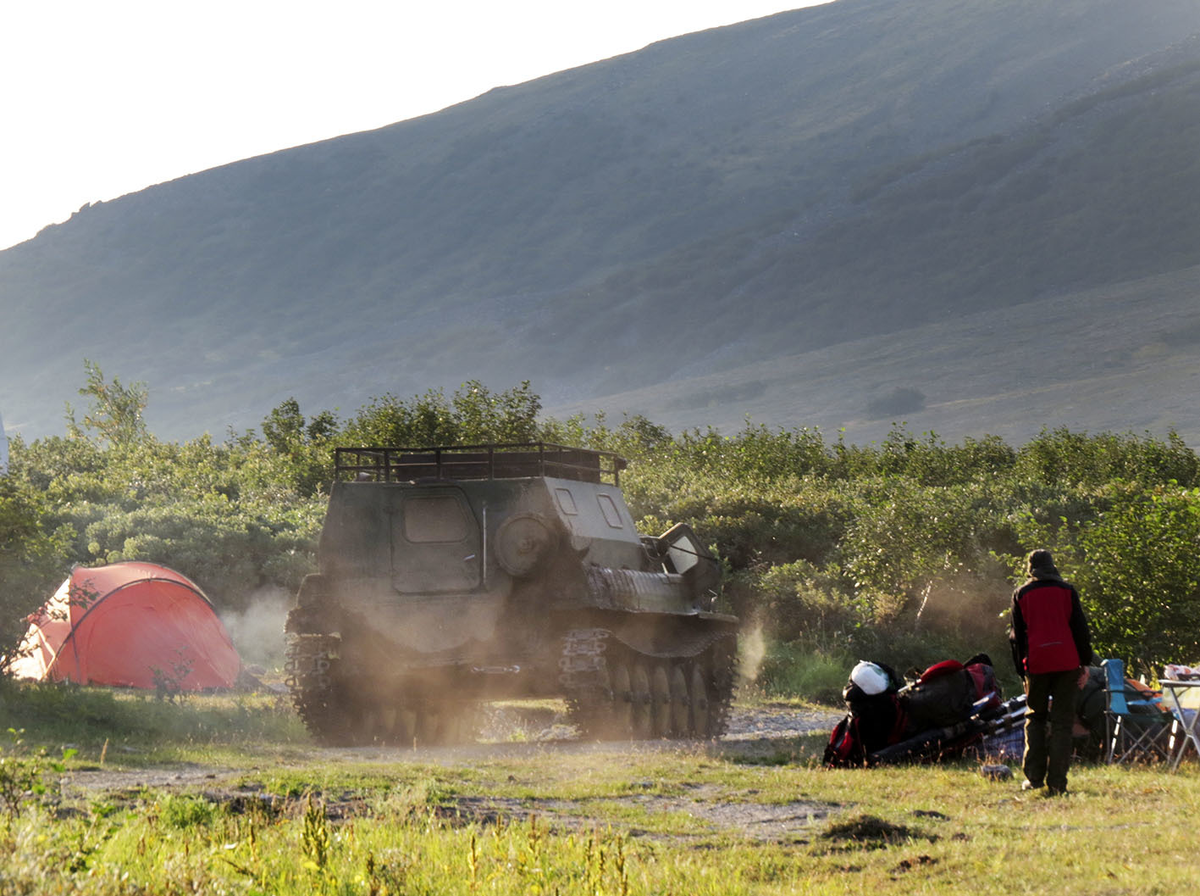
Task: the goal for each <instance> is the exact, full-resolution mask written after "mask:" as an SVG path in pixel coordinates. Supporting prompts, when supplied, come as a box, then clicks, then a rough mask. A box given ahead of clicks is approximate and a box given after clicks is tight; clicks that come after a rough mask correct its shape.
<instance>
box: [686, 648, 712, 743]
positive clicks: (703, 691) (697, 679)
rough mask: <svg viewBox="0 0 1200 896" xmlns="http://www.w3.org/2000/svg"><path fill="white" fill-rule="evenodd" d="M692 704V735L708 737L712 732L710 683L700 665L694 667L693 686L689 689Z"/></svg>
mask: <svg viewBox="0 0 1200 896" xmlns="http://www.w3.org/2000/svg"><path fill="white" fill-rule="evenodd" d="M688 692H689V696H690V698H691V704H692V734H693V735H695V736H696V737H708V736H709V734H710V732H711V730H712V713H711V712H709V707H708V681H707V676H706V675H705V674H704V667H703V666H702V665H701V664H700V663H696V664H695V665H694V666H692V684H691V687H690V688H688Z"/></svg>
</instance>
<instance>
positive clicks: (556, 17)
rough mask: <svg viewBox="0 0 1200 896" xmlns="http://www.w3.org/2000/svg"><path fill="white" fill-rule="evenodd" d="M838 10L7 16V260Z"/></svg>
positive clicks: (296, 8)
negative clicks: (652, 49)
mask: <svg viewBox="0 0 1200 896" xmlns="http://www.w3.org/2000/svg"><path fill="white" fill-rule="evenodd" d="M817 2H823V0H661V2H660V0H605V2H590V3H589V2H580V3H563V2H562V0H511V2H507V3H496V2H494V0H492V2H477V0H468V2H461V3H440V4H437V3H416V2H409V0H394V2H382V0H346V2H343V3H338V4H327V3H321V4H315V3H305V2H294V0H292V2H286V3H284V2H277V0H267V2H259V0H236V2H231V0H212V2H209V3H204V4H192V3H167V2H162V0H112V2H108V3H96V2H93V0H37V2H8V3H4V4H3V6H0V83H3V85H4V97H3V99H2V100H0V110H2V111H0V115H2V116H3V128H4V139H3V140H2V141H0V249H3V248H6V247H8V246H11V245H13V244H15V243H18V242H21V241H23V240H26V239H29V238H31V237H33V236H34V235H35V234H36V233H37V231H38V230H40V229H41V228H42V227H44V226H46V225H47V224H52V223H56V222H59V221H63V220H65V219H66V218H68V217H70V215H71V213H72V212H74V211H75V210H76V209H78V208H79V207H80V206H82V205H84V204H85V203H89V202H96V201H103V200H109V199H114V198H116V197H118V196H122V195H124V194H126V193H132V192H135V191H137V190H140V189H143V188H145V187H147V186H150V185H152V184H155V183H161V182H163V181H167V180H171V179H173V178H176V177H181V176H183V175H185V174H190V173H192V172H195V171H202V170H204V169H206V168H212V167H214V166H217V165H222V164H225V163H227V162H233V161H236V160H238V159H244V158H249V157H251V156H255V155H261V154H263V153H269V152H274V151H276V150H279V149H285V148H287V147H290V146H297V145H300V144H304V143H310V142H312V141H315V140H322V139H326V138H329V137H336V136H338V135H341V134H347V133H353V132H355V131H362V130H369V129H371V128H376V127H380V126H383V125H386V124H391V123H392V122H396V121H401V120H404V119H406V118H412V117H414V116H417V115H423V114H426V113H428V112H434V111H437V110H438V109H442V108H445V107H446V106H448V105H452V104H454V103H457V102H460V101H462V100H466V99H470V98H471V97H474V96H478V95H479V94H481V93H484V92H486V91H487V90H490V89H491V88H493V87H498V86H502V85H510V84H519V83H521V82H523V81H528V80H530V79H533V78H537V77H540V76H542V75H546V74H550V73H552V72H556V71H561V70H563V69H567V68H572V67H574V66H577V65H584V64H586V63H588V62H593V61H595V60H597V59H605V58H608V57H610V56H615V55H619V54H621V53H627V52H632V51H634V50H638V49H640V48H642V47H644V46H646V45H647V44H649V43H652V42H654V41H656V40H661V39H664V38H668V37H673V36H676V35H679V34H686V33H689V32H693V31H700V30H703V29H705V28H712V27H716V26H719V25H727V24H731V23H734V22H740V21H745V20H747V19H753V18H758V17H760V16H765V15H770V14H772V13H776V12H780V11H783V10H787V9H794V8H798V7H801V6H812V5H815V4H816V3H817Z"/></svg>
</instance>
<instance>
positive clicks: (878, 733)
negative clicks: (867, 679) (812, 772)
mask: <svg viewBox="0 0 1200 896" xmlns="http://www.w3.org/2000/svg"><path fill="white" fill-rule="evenodd" d="M878 665H879V666H880V668H881V669H882V670H883V671H884V672H886V673H887V676H888V686H887V688H886V689H885V690H884V691H882V692H881V693H878V694H868V693H866V692H864V691H863V689H862V688H860V687H859V686H858V685H857V684H855V683H854V682H853V681H850V682H848V683H847V684H846V687H845V688H844V689H843V690H842V699H843V700H845V701H846V706H847V708H848V709H849V710H850V712H849V713H848V714H847V715H846V717H845V718H843V719H842V720H841V721H840V722H838V723H837V725H836V726H835V727H834V729H833V731H832V732H831V733H830V735H829V743H828V744H827V745H826V747H825V755H824V763H825V765H827V766H830V767H834V768H837V767H841V768H844V767H848V766H856V765H857V766H861V765H865V764H866V763H867V757H868V755H870V754H871V753H873V752H875V751H876V750H878V749H880V748H881V747H886V746H888V745H889V744H894V743H896V742H897V741H899V740H900V738H901V737H902V736H903V734H904V730H905V727H906V724H905V720H906V716H905V713H904V707H903V706H902V705H901V703H900V700H899V698H898V696H897V694H898V691H899V681H900V678H899V676H898V675H896V673H895V671H894V670H893V669H892V668H891V667H890V666H887V665H884V664H878Z"/></svg>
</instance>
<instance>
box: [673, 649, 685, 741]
mask: <svg viewBox="0 0 1200 896" xmlns="http://www.w3.org/2000/svg"><path fill="white" fill-rule="evenodd" d="M670 682H671V736H672V737H687V736H688V734H689V733H690V732H689V730H688V711H689V709H690V706H689V702H690V701H689V700H688V687H687V679H686V678H684V676H683V669H682V668H680V667H679V666H672V667H671V675H670Z"/></svg>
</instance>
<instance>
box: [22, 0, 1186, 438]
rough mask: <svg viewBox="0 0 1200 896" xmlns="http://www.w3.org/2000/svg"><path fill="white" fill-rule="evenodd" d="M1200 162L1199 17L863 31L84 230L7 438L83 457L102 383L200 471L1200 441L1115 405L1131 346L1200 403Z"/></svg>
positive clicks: (142, 198)
mask: <svg viewBox="0 0 1200 896" xmlns="http://www.w3.org/2000/svg"><path fill="white" fill-rule="evenodd" d="M1197 146H1200V7H1198V6H1197V5H1196V3H1195V2H1194V0H1146V2H1144V3H1138V4H1130V3H1128V2H1127V0H1010V2H1006V3H995V2H989V0H836V2H834V3H831V4H829V5H827V6H822V7H814V8H808V9H802V10H797V11H795V12H791V13H784V14H781V15H777V16H772V17H768V18H765V19H759V20H756V21H753V22H748V23H744V24H742V25H737V26H732V27H728V28H721V29H714V30H711V31H706V32H702V33H699V34H693V35H687V36H684V37H680V38H677V39H674V40H670V41H664V42H661V43H658V44H654V45H652V46H650V47H647V48H646V49H644V50H642V51H640V52H638V53H634V54H629V55H626V56H621V57H617V58H614V59H610V60H607V61H604V62H600V63H596V64H593V65H589V66H585V67H582V68H578V69H573V70H571V71H567V72H562V73H559V74H556V75H552V76H549V77H546V78H542V79H539V80H536V81H532V82H529V83H527V84H523V85H520V86H517V87H511V88H505V89H501V90H495V91H492V92H491V93H488V94H486V95H484V96H482V97H479V98H477V99H475V100H473V101H471V102H468V103H463V104H461V105H458V106H455V107H452V108H450V109H447V110H444V111H443V112H440V113H438V114H435V115H430V116H425V117H423V118H419V119H414V120H411V121H406V122H400V123H398V124H395V125H392V126H390V127H387V128H383V129H380V130H377V131H373V132H369V133H362V134H354V135H349V136H345V137H339V138H337V139H333V140H329V141H325V142H322V143H318V144H313V145H310V146H305V147H300V148H296V149H291V150H286V151H282V152H279V153H274V154H271V155H267V156H262V157H258V158H255V159H250V160H246V161H243V162H239V163H236V164H232V165H228V166H224V167H222V168H218V169H213V170H211V171H206V172H202V173H200V174H196V175H192V176H190V177H186V178H182V179H180V180H176V181H173V182H171V183H167V184H162V185H159V186H156V187H152V188H150V189H147V190H144V191H141V192H139V193H136V194H132V195H129V196H126V197H123V198H121V199H119V200H116V201H113V202H108V203H103V204H97V205H93V206H88V207H85V208H84V209H81V210H80V212H79V213H77V214H76V215H75V216H74V217H73V218H72V219H71V220H70V221H68V222H66V223H64V224H62V225H58V226H53V227H49V228H47V229H45V230H44V231H42V232H41V233H40V234H39V235H38V236H37V237H36V238H35V239H33V240H31V241H29V242H27V243H24V244H21V245H19V246H16V247H13V248H12V249H9V250H7V251H5V252H2V253H0V303H2V305H0V307H3V308H4V310H5V318H6V321H5V327H4V328H3V330H2V331H0V365H2V366H0V370H2V371H3V377H2V378H0V383H2V384H3V387H2V391H0V409H2V410H3V412H4V413H5V415H6V419H7V423H8V425H9V427H10V430H12V429H16V430H19V431H20V432H22V433H24V434H27V435H29V436H38V435H43V434H47V433H53V432H58V431H61V426H62V424H61V416H62V406H63V402H64V401H69V400H71V399H72V398H74V397H75V390H76V389H77V388H78V386H79V385H81V383H82V380H83V372H82V371H83V364H82V362H83V359H84V358H88V359H90V360H92V361H95V362H97V363H99V364H100V365H101V366H102V367H103V369H104V370H105V372H106V373H108V374H111V375H117V376H120V377H121V378H122V379H123V380H126V381H129V380H141V381H145V382H146V383H147V384H148V385H149V387H150V392H151V405H150V412H149V418H150V424H151V427H152V429H154V430H155V432H157V433H158V434H160V435H163V436H174V437H187V436H192V435H196V434H198V433H200V432H203V431H206V430H207V431H210V432H213V433H216V434H221V433H223V432H224V431H225V429H226V427H228V426H233V427H237V428H245V427H247V426H255V425H257V423H258V422H259V421H260V420H261V419H262V417H263V416H264V415H265V414H266V412H267V411H268V410H269V409H270V408H271V407H274V406H275V405H276V404H278V403H279V402H280V401H281V400H283V399H284V398H286V397H288V396H295V397H297V398H298V399H299V400H300V401H301V404H302V406H303V407H304V408H305V410H306V411H315V410H318V409H321V408H340V409H341V410H342V411H343V412H346V411H352V410H354V409H356V408H357V407H359V406H360V405H362V404H363V403H365V402H366V400H367V399H368V398H370V397H371V396H374V395H379V394H382V393H384V392H393V393H396V394H400V395H407V394H412V393H414V392H418V391H423V390H424V389H426V388H428V387H431V386H453V385H456V384H457V383H460V382H462V381H464V380H466V379H469V378H479V379H483V380H484V381H485V382H488V383H489V384H492V385H494V386H496V387H499V388H503V387H506V386H508V385H511V384H513V383H515V382H518V381H520V380H524V379H530V380H532V381H533V386H534V388H535V390H536V391H538V392H539V393H540V394H541V395H543V397H544V398H545V400H546V403H547V404H548V405H549V406H551V407H552V408H553V409H563V410H566V409H573V408H580V409H585V410H592V409H595V408H601V407H606V408H608V409H610V410H611V411H615V412H620V411H623V410H634V411H637V410H644V411H648V412H650V413H651V414H652V415H657V416H655V419H662V420H663V421H664V422H670V423H671V425H673V426H690V425H705V424H708V423H719V424H721V425H737V424H738V423H739V422H740V421H741V419H742V418H743V416H744V415H745V414H746V413H751V414H753V416H754V418H755V419H756V420H758V421H760V422H765V423H769V424H772V425H775V424H779V425H786V426H803V425H819V426H821V427H822V428H824V429H835V428H838V427H841V426H846V427H848V431H853V432H855V433H856V434H858V435H861V436H862V437H864V438H871V437H874V434H875V433H876V432H877V431H879V427H884V428H886V426H887V425H888V424H889V423H890V418H892V417H895V416H897V415H901V416H903V417H904V418H905V419H908V420H909V421H910V423H911V424H912V425H914V426H916V427H918V428H922V427H924V426H926V425H927V424H928V425H933V422H934V421H933V420H932V419H931V420H930V421H926V420H924V419H923V418H922V414H923V413H924V412H925V411H926V410H928V409H930V408H932V407H933V406H934V405H937V406H941V407H944V408H945V413H944V414H943V415H942V416H941V417H938V418H937V420H936V422H938V423H939V424H940V425H938V426H937V427H936V428H938V429H939V431H941V432H947V433H949V434H951V435H958V434H960V433H971V432H976V433H978V432H980V431H989V432H1006V433H1009V434H1014V435H1018V434H1019V433H1018V430H1020V428H1021V427H1024V426H1026V425H1027V422H1026V421H1028V420H1030V419H1039V418H1040V419H1049V422H1052V423H1055V424H1057V423H1060V422H1062V423H1068V424H1070V425H1073V426H1077V427H1081V428H1097V427H1106V428H1107V427H1115V428H1130V427H1133V428H1137V427H1140V426H1141V425H1142V422H1143V421H1142V418H1141V417H1139V418H1138V419H1136V420H1135V419H1133V418H1132V417H1130V418H1129V419H1125V418H1124V417H1123V416H1122V415H1120V414H1117V415H1114V414H1113V413H1112V410H1113V408H1116V407H1121V406H1123V405H1122V404H1121V402H1122V401H1125V402H1126V403H1127V404H1129V405H1130V406H1132V407H1134V408H1142V409H1144V408H1146V407H1147V402H1149V401H1150V400H1151V399H1154V400H1155V401H1156V402H1157V404H1156V408H1157V409H1158V411H1160V412H1161V413H1155V414H1154V415H1152V416H1153V420H1149V419H1148V418H1147V420H1146V422H1147V425H1152V426H1155V427H1161V426H1172V425H1173V426H1176V427H1178V428H1179V429H1180V430H1181V431H1183V432H1197V433H1200V414H1197V413H1196V412H1194V411H1192V410H1191V409H1189V408H1187V407H1185V406H1184V405H1183V402H1178V403H1177V404H1178V405H1179V407H1178V408H1177V409H1173V408H1172V407H1166V406H1163V401H1162V398H1163V390H1164V388H1166V389H1169V390H1174V389H1175V388H1177V383H1176V381H1175V380H1170V382H1169V384H1166V383H1165V382H1164V381H1163V380H1162V378H1161V377H1160V376H1151V377H1150V380H1148V381H1147V382H1146V383H1144V384H1142V383H1140V381H1136V379H1137V378H1136V377H1135V378H1131V377H1128V376H1114V377H1112V378H1110V382H1108V383H1107V385H1105V386H1104V387H1103V388H1100V387H1099V386H1096V381H1095V379H1094V376H1093V374H1094V367H1095V363H1096V362H1095V360H1094V359H1096V358H1104V357H1108V356H1109V355H1110V354H1111V353H1112V352H1113V351H1115V350H1116V349H1115V348H1114V344H1113V341H1114V337H1115V336H1116V335H1117V323H1116V322H1117V320H1118V319H1123V318H1119V317H1112V316H1110V315H1113V314H1118V313H1120V314H1132V317H1133V319H1134V320H1136V321H1139V322H1146V321H1152V322H1158V323H1159V324H1161V326H1160V327H1159V330H1160V331H1161V334H1165V337H1166V341H1165V342H1164V343H1163V344H1164V345H1167V347H1168V349H1167V350H1168V351H1169V352H1175V353H1182V355H1183V356H1184V360H1183V361H1180V363H1181V364H1182V367H1181V370H1182V371H1183V372H1182V373H1181V374H1180V375H1181V376H1183V378H1184V379H1183V380H1182V382H1185V383H1186V382H1189V381H1188V379H1187V377H1189V376H1193V375H1200V366H1195V367H1193V366H1189V365H1190V364H1192V361H1189V360H1187V359H1189V358H1192V355H1190V354H1189V352H1190V351H1191V349H1190V346H1191V345H1192V342H1193V341H1195V340H1192V339H1191V338H1190V337H1188V336H1187V334H1188V333H1196V332H1197V327H1200V314H1198V313H1196V312H1193V311H1192V307H1193V306H1195V304H1196V303H1195V302H1194V300H1193V299H1194V296H1195V286H1196V281H1197V277H1196V273H1195V266H1196V265H1200V219H1198V218H1197V216H1196V215H1195V213H1194V212H1195V209H1196V208H1197V207H1200V153H1197V152H1196V151H1195V150H1196V147H1197ZM1116 296H1119V297H1120V299H1119V301H1118V300H1115V299H1114V300H1112V301H1108V300H1106V297H1107V298H1108V299H1111V298H1112V297H1116ZM1064 308H1069V309H1070V311H1069V312H1067V316H1066V318H1063V319H1061V324H1062V325H1061V326H1060V325H1057V324H1056V325H1050V323H1048V321H1050V320H1060V318H1055V317H1054V315H1055V314H1057V313H1058V312H1057V311H1056V309H1064ZM979 321H985V323H982V324H980V323H978V322H979ZM1189 328H1190V329H1189ZM1139 332H1140V330H1139ZM1155 332H1158V331H1155ZM1152 337H1153V338H1152ZM1156 339H1157V337H1156V336H1155V335H1154V333H1151V334H1149V335H1148V336H1147V337H1146V340H1148V341H1145V344H1139V345H1131V346H1130V347H1128V348H1127V349H1126V348H1122V349H1121V351H1126V352H1127V354H1128V356H1129V357H1134V356H1137V357H1141V358H1145V357H1146V355H1145V353H1144V349H1145V346H1146V345H1151V344H1157V343H1156V342H1155V340H1156ZM1158 341H1162V340H1158ZM1001 349H1004V351H1003V355H1004V357H1003V360H1002V362H1000V363H998V364H993V365H990V366H989V364H988V363H984V359H985V358H987V357H990V353H991V352H996V351H1000V350H1001ZM1138 352H1143V354H1141V355H1138ZM1076 353H1079V354H1076ZM1153 354H1154V350H1150V355H1153ZM1047 356H1049V357H1050V359H1051V360H1052V361H1054V362H1055V363H1057V362H1059V361H1061V362H1063V363H1062V364H1061V365H1060V366H1061V367H1062V369H1061V370H1060V369H1059V367H1056V366H1055V364H1052V363H1051V361H1049V360H1044V359H1045V358H1046V357H1047ZM1123 357H1124V356H1123ZM1172 357H1174V355H1172ZM797 359H801V360H797ZM885 360H886V363H884V361H885ZM1177 360H1178V359H1177ZM796 364H800V365H801V366H800V367H796V366H795V365H796ZM748 365H752V366H748ZM1051 367H1054V370H1055V371H1056V372H1055V373H1054V374H1053V375H1054V377H1055V379H1054V380H1053V381H1051V380H1047V379H1045V377H1047V376H1050V373H1049V372H1048V371H1049V369H1050V368H1051ZM1120 369H1121V368H1114V370H1120ZM834 370H843V371H849V372H848V373H846V375H844V376H834V375H832V373H831V371H834ZM1012 370H1017V371H1019V372H1020V377H1019V379H1018V380H1017V381H1016V382H1015V383H1014V382H1013V381H1011V379H1010V378H1006V377H1007V376H1008V374H1007V373H1006V371H1012ZM747 371H750V372H747ZM789 371H794V372H795V373H794V375H792V374H791V373H788V372H789ZM1192 371H1195V373H1192ZM1085 377H1086V378H1087V382H1088V383H1090V384H1092V386H1094V387H1095V389H1092V388H1089V389H1088V391H1087V392H1086V396H1087V397H1086V400H1083V399H1081V400H1079V401H1071V402H1065V403H1058V404H1053V403H1051V404H1046V403H1042V404H1039V403H1038V402H1040V401H1041V398H1040V397H1039V396H1044V395H1045V394H1046V393H1045V391H1044V390H1045V389H1046V388H1049V387H1051V386H1053V387H1054V388H1060V389H1066V390H1067V391H1068V392H1070V391H1071V390H1073V389H1076V388H1081V386H1080V385H1079V384H1080V382H1081V381H1082V379H1083V378H1085ZM938 383H944V384H947V385H952V386H953V387H954V388H953V389H950V388H947V389H945V390H944V391H943V389H942V387H941V386H939V385H937V384H938ZM1143 388H1145V389H1148V390H1150V391H1148V392H1144V393H1143V392H1142V391H1139V390H1142V389H1143ZM1080 394H1081V395H1082V394H1084V393H1080ZM1002 395H1005V396H1009V399H1010V401H1009V402H1008V404H1006V403H1005V401H1002V400H1000V399H999V396H1002ZM963 401H971V402H975V404H973V405H971V407H972V408H973V410H972V412H971V413H970V414H969V415H966V416H963V415H962V414H960V413H959V411H958V410H955V408H959V409H961V408H963V407H964V406H963V405H961V404H959V405H955V404H954V402H963ZM1168 404H1169V402H1168ZM1060 414H1062V415H1065V416H1062V417H1059V416H1056V415H1060ZM1142 417H1146V415H1145V414H1143V415H1142ZM855 427H858V428H857V429H855ZM1034 431H1036V429H1035V430H1034Z"/></svg>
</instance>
